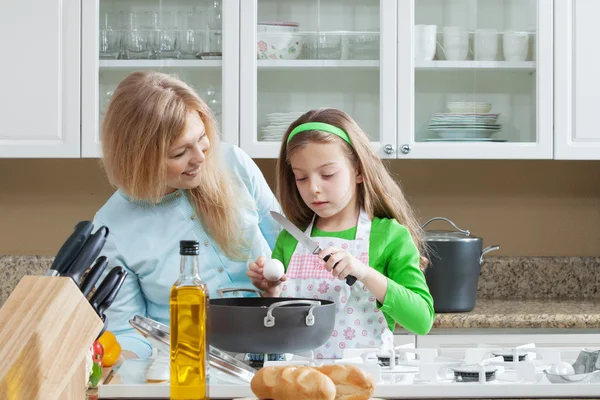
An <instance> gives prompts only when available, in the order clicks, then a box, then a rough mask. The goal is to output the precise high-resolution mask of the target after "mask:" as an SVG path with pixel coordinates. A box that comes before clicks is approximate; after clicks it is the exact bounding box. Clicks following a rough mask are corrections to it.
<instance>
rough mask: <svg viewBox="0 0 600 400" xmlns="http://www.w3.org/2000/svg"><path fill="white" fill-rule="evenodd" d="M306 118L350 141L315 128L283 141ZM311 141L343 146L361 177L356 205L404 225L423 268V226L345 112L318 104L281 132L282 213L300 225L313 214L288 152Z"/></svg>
mask: <svg viewBox="0 0 600 400" xmlns="http://www.w3.org/2000/svg"><path fill="white" fill-rule="evenodd" d="M306 122H324V123H327V124H330V125H333V126H336V127H338V128H340V129H343V130H344V131H345V132H346V133H347V134H348V137H349V138H350V142H352V145H350V144H348V143H347V142H345V141H344V140H343V139H341V138H340V137H338V136H336V135H334V134H331V133H328V132H323V131H318V130H312V131H305V132H302V133H301V134H298V135H296V136H294V137H293V138H292V139H291V140H290V143H289V144H287V138H288V136H289V135H290V132H291V131H292V130H294V128H296V127H297V126H298V125H301V124H304V123H306ZM311 142H318V143H331V142H336V143H339V144H340V146H343V148H344V151H345V154H346V157H347V158H348V159H349V160H350V162H351V163H352V165H353V166H354V168H355V169H356V171H357V172H358V173H360V174H362V177H363V182H362V183H361V184H359V185H358V192H357V197H358V201H359V203H360V205H361V206H362V207H364V209H365V211H366V212H367V213H368V215H369V217H370V218H374V217H379V218H393V219H395V220H396V221H398V223H400V224H402V225H404V226H405V227H406V228H407V229H408V230H409V232H410V234H411V235H412V239H413V240H414V242H415V244H416V246H417V248H418V249H419V252H420V254H421V261H420V267H421V270H425V268H426V266H427V258H426V253H427V249H426V247H425V245H424V242H423V230H422V228H421V226H420V225H419V223H418V221H417V218H416V216H415V214H414V212H413V209H412V207H411V206H410V204H409V203H408V201H407V199H406V197H405V196H404V193H403V191H402V189H401V187H400V185H399V184H398V182H396V181H395V180H394V179H393V178H392V177H391V175H390V174H389V172H388V170H387V169H386V167H385V165H384V164H383V162H382V161H381V159H380V158H379V157H378V156H377V154H375V152H374V151H373V149H372V146H371V143H370V142H369V138H368V137H367V135H366V134H365V133H364V132H363V130H362V129H361V128H360V127H359V126H358V124H357V123H356V122H355V121H354V120H353V119H352V118H351V117H350V116H349V115H347V114H346V113H344V112H343V111H341V110H338V109H333V108H320V109H316V110H311V111H308V112H307V113H305V114H303V115H302V116H300V117H299V118H298V119H297V120H296V121H294V122H293V123H292V124H291V125H290V126H289V127H288V129H287V131H286V132H285V135H284V136H283V143H282V145H281V150H280V153H279V159H278V160H277V175H276V180H277V185H276V186H277V196H278V198H279V201H280V204H281V208H282V209H283V212H284V213H285V215H286V217H287V218H288V219H289V220H290V221H291V222H292V223H294V225H296V226H299V227H302V228H306V227H307V226H308V224H309V223H310V221H311V220H312V218H313V215H314V212H313V211H312V210H311V209H310V208H309V207H308V206H307V205H306V204H305V203H304V201H303V200H302V197H301V196H300V192H299V191H298V188H297V187H296V181H295V178H294V173H293V171H292V168H291V165H290V158H291V157H292V155H293V154H294V153H295V152H296V151H298V150H300V149H301V148H303V147H304V146H306V145H307V144H308V143H311Z"/></svg>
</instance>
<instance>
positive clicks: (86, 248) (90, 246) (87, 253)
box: [63, 226, 108, 286]
mask: <svg viewBox="0 0 600 400" xmlns="http://www.w3.org/2000/svg"><path fill="white" fill-rule="evenodd" d="M107 237H108V228H107V227H106V226H101V227H100V228H98V230H97V231H96V232H94V234H92V235H91V236H90V237H89V239H88V240H87V241H86V242H85V244H84V245H83V248H82V249H81V251H80V252H79V255H78V256H77V258H76V259H75V261H73V264H71V266H70V267H69V269H68V270H67V272H66V273H65V274H63V275H67V276H70V277H71V278H73V280H74V281H75V284H77V286H79V280H80V279H81V276H82V275H83V273H84V272H85V271H86V270H87V269H88V268H89V267H90V265H92V263H93V262H94V260H96V258H97V257H98V254H100V251H102V248H103V247H104V244H105V243H106V238H107Z"/></svg>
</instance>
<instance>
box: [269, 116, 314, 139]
mask: <svg viewBox="0 0 600 400" xmlns="http://www.w3.org/2000/svg"><path fill="white" fill-rule="evenodd" d="M302 114H304V111H292V112H287V113H270V114H266V115H265V117H266V118H267V124H266V125H265V126H263V127H262V128H261V129H260V136H261V137H260V138H261V140H262V141H265V142H278V141H280V140H281V139H282V138H283V135H284V134H285V131H286V130H287V128H288V127H289V126H290V125H291V124H292V122H294V121H295V120H296V119H298V117H300V116H301V115H302Z"/></svg>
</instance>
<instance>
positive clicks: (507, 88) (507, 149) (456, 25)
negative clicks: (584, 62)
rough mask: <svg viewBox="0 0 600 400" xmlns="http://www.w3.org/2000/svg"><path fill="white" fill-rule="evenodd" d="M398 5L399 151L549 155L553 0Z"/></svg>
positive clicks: (401, 154)
mask: <svg viewBox="0 0 600 400" xmlns="http://www.w3.org/2000/svg"><path fill="white" fill-rule="evenodd" d="M398 4H399V6H398V22H397V23H398V112H397V118H398V151H397V155H398V158H400V159H402V158H552V155H553V154H552V151H553V150H552V141H553V137H552V135H553V92H552V87H553V58H552V57H553V52H552V48H553V41H552V37H553V31H552V25H553V23H552V21H553V2H552V0H403V1H400V2H399V3H398Z"/></svg>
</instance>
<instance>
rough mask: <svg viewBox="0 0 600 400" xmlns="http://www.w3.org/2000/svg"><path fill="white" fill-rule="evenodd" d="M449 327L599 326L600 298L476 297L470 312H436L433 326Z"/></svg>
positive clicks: (562, 327)
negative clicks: (507, 298) (524, 298)
mask: <svg viewBox="0 0 600 400" xmlns="http://www.w3.org/2000/svg"><path fill="white" fill-rule="evenodd" d="M446 328H465V329H474V328H515V329H523V328H538V329H549V328H560V329H564V328H571V329H591V328H600V300H598V299H588V300H572V299H568V300H558V299H538V300H522V299H520V300H516V299H515V300H495V299H494V300H491V299H477V303H476V306H475V308H474V309H473V310H472V311H470V312H465V313H440V314H436V317H435V321H434V323H433V329H446Z"/></svg>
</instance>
